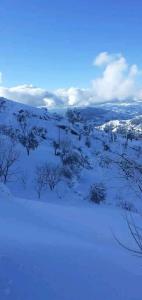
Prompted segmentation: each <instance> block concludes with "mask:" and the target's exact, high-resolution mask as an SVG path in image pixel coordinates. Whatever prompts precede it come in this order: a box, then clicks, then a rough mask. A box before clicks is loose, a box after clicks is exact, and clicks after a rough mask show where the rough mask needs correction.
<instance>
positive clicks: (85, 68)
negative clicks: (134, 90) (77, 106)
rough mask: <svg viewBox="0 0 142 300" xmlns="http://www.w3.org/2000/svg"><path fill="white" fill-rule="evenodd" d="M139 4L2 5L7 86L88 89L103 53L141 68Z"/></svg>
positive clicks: (0, 52)
mask: <svg viewBox="0 0 142 300" xmlns="http://www.w3.org/2000/svg"><path fill="white" fill-rule="evenodd" d="M141 14H142V2H141V1H140V0H135V1H133V0H125V1H124V0H123V1H122V0H119V1H115V0H99V1H98V0H88V1H87V0H70V1H69V0H52V1H51V0H50V1H48V0H29V1H27V0H25V1H23V0H1V3H0V71H1V72H2V77H3V82H2V83H3V85H4V86H15V85H22V84H25V83H26V84H33V85H35V86H38V87H41V88H47V89H49V90H54V89H57V88H60V87H70V86H75V87H87V86H88V84H89V82H90V81H91V80H92V78H94V77H95V76H96V75H98V69H97V68H95V67H93V66H92V62H93V59H94V57H96V55H98V53H100V52H103V51H107V52H109V53H122V54H123V55H124V56H125V57H126V58H127V60H128V62H129V63H136V64H138V65H139V66H140V67H142V43H141V28H142V17H141Z"/></svg>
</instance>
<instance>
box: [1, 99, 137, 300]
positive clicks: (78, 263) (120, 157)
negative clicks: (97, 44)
mask: <svg viewBox="0 0 142 300" xmlns="http://www.w3.org/2000/svg"><path fill="white" fill-rule="evenodd" d="M107 109H108V108H107V107H106V110H107ZM100 110H101V108H100ZM88 111H89V109H86V112H85V110H83V111H82V109H72V110H68V111H67V113H66V114H65V113H64V114H60V115H59V114H57V113H55V112H54V113H53V112H50V111H47V109H45V108H33V107H30V106H26V105H21V104H19V103H16V102H12V101H10V100H7V99H4V98H1V99H0V180H1V184H0V222H1V226H0V299H1V300H5V299H10V300H19V299H20V300H22V299H23V300H24V299H26V300H39V299H42V300H44V299H50V300H58V299H62V300H72V299H74V300H78V299H82V300H86V299H89V300H91V299H92V300H94V299H97V300H103V299H110V300H117V299H118V300H124V299H125V300H140V299H141V292H142V288H141V278H142V277H141V264H140V260H139V259H138V257H137V256H134V255H132V254H131V252H130V251H128V250H126V249H125V248H124V247H122V246H120V245H119V242H118V241H120V243H122V244H123V245H125V246H126V247H129V248H130V249H134V250H136V251H137V250H139V248H138V245H136V243H135V241H134V239H133V237H132V234H131V233H130V230H129V228H128V224H127V221H128V220H130V222H131V217H132V220H133V222H134V224H136V226H138V228H141V226H142V224H141V223H142V220H141V212H142V201H141V198H142V194H141V188H142V171H141V170H142V168H141V164H142V161H141V153H142V144H141V135H140V133H141V113H140V114H139V115H134V117H131V118H130V116H128V118H125V119H120V118H118V119H115V120H111V119H108V120H107V122H106V120H105V122H104V115H105V107H103V109H102V110H101V112H102V117H101V122H100V120H99V122H98V115H97V111H98V110H96V111H95V115H94V116H93V115H92V117H90V118H89V117H85V115H86V116H87V115H88ZM109 115H110V118H111V111H110V112H109ZM99 118H100V117H99ZM120 127H121V130H120ZM138 132H139V135H138V134H137V133H138ZM127 218H128V220H127ZM117 239H118V241H117Z"/></svg>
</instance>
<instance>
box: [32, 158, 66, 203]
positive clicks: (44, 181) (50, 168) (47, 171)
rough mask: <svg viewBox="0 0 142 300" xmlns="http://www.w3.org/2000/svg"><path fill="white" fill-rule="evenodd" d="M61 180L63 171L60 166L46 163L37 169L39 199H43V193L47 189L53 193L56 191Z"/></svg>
mask: <svg viewBox="0 0 142 300" xmlns="http://www.w3.org/2000/svg"><path fill="white" fill-rule="evenodd" d="M60 178H61V170H60V167H59V166H55V165H52V164H48V163H45V164H43V165H41V166H39V167H37V169H36V178H35V183H36V191H37V194H38V198H40V197H41V192H42V191H43V190H44V189H46V188H47V187H49V188H50V190H51V191H53V190H54V188H55V186H56V185H57V184H58V182H59V181H60Z"/></svg>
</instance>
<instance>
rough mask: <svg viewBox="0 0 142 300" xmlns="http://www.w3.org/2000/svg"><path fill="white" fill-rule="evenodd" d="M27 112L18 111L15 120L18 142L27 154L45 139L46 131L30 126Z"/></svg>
mask: <svg viewBox="0 0 142 300" xmlns="http://www.w3.org/2000/svg"><path fill="white" fill-rule="evenodd" d="M29 118H30V114H29V112H28V111H24V110H20V111H19V112H18V113H17V115H16V119H17V122H18V125H19V130H18V140H19V142H20V143H21V144H22V145H23V146H24V147H25V148H26V151H27V154H28V155H29V154H30V150H35V149H36V148H37V147H38V145H39V144H40V143H41V141H42V140H44V139H46V134H47V131H46V129H45V128H43V127H37V126H30V123H29V122H28V120H29Z"/></svg>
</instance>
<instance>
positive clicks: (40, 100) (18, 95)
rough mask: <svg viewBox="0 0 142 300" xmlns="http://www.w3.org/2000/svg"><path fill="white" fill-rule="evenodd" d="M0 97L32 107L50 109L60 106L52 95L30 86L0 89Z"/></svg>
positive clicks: (58, 100) (59, 102)
mask: <svg viewBox="0 0 142 300" xmlns="http://www.w3.org/2000/svg"><path fill="white" fill-rule="evenodd" d="M0 96H2V97H5V98H8V99H11V100H15V101H18V102H21V103H25V104H29V105H33V106H43V105H47V106H49V107H51V106H55V105H60V104H61V100H60V99H58V97H57V96H56V95H55V94H54V93H51V92H48V91H47V90H45V89H41V88H37V87H34V86H32V85H20V86H14V87H11V88H6V87H0ZM50 99H52V101H51V100H50Z"/></svg>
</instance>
